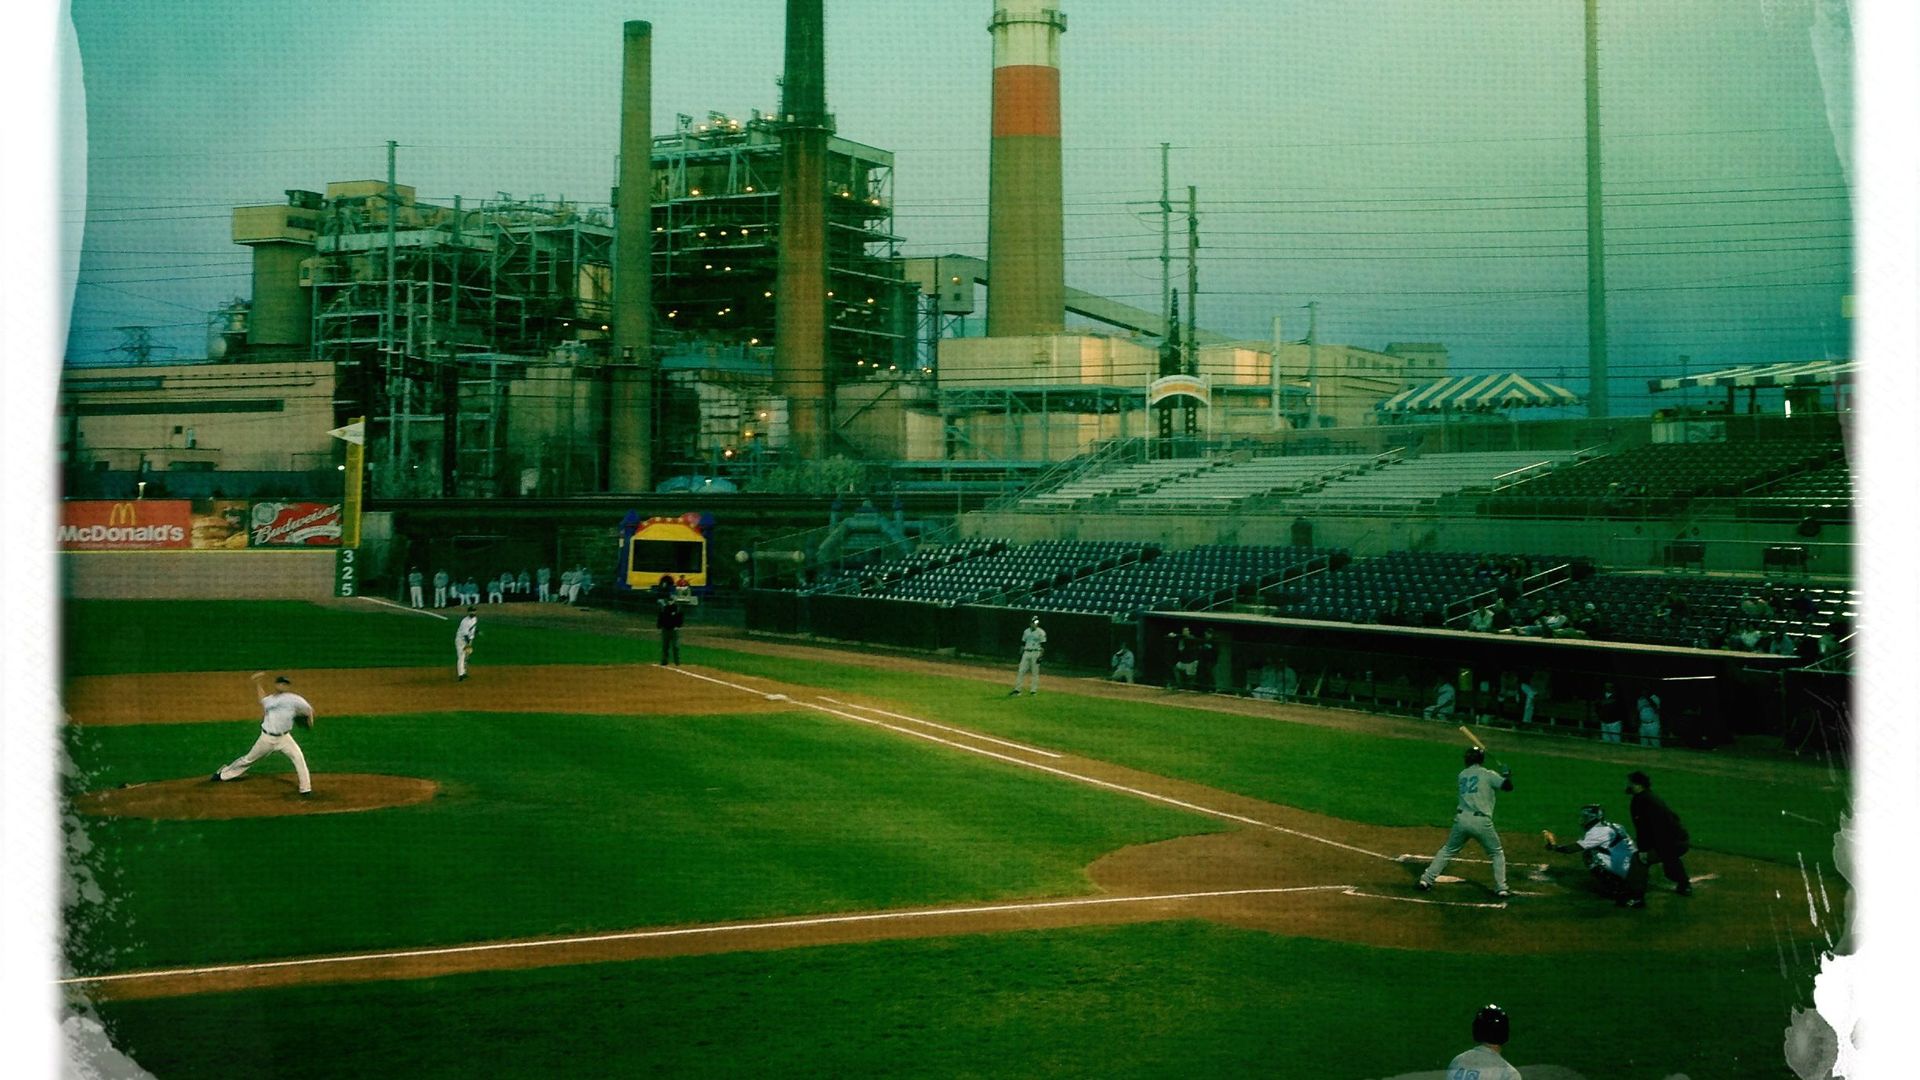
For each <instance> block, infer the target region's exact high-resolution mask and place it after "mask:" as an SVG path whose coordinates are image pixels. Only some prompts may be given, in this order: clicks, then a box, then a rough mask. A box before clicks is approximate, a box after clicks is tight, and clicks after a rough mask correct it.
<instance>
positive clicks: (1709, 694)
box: [1135, 611, 1798, 746]
mask: <svg viewBox="0 0 1920 1080" xmlns="http://www.w3.org/2000/svg"><path fill="white" fill-rule="evenodd" d="M1182 627H1190V628H1192V630H1193V632H1194V633H1195V634H1196V635H1199V634H1204V633H1205V632H1206V631H1207V630H1209V629H1210V630H1212V631H1213V633H1214V638H1215V643H1216V644H1217V645H1218V646H1219V662H1218V671H1217V673H1216V679H1217V684H1216V685H1217V686H1218V687H1219V688H1221V689H1237V688H1240V687H1243V686H1245V685H1246V683H1247V680H1248V673H1250V672H1252V671H1254V670H1256V669H1258V668H1259V666H1260V665H1261V663H1263V662H1264V661H1266V660H1268V659H1273V660H1284V661H1285V662H1287V663H1288V664H1290V665H1291V666H1292V667H1293V668H1294V670H1295V671H1296V672H1298V674H1299V677H1300V688H1301V696H1302V697H1303V698H1305V699H1310V700H1311V699H1317V700H1318V701H1320V702H1321V703H1322V704H1342V703H1346V702H1352V703H1355V704H1359V705H1362V706H1365V707H1376V708H1387V709H1393V710H1396V711H1408V712H1415V713H1417V712H1419V711H1420V709H1421V708H1423V707H1424V706H1425V705H1427V704H1429V703H1431V701H1432V700H1433V696H1434V688H1435V686H1436V684H1437V683H1438V681H1439V680H1441V679H1443V678H1444V679H1446V680H1448V681H1450V682H1453V683H1454V685H1455V687H1456V689H1457V692H1458V698H1457V705H1456V712H1455V715H1456V717H1458V718H1460V719H1461V720H1462V721H1465V720H1467V719H1468V718H1470V717H1473V716H1476V715H1485V716H1492V717H1494V718H1496V719H1497V720H1504V721H1509V722H1512V723H1515V724H1517V723H1518V722H1519V717H1520V710H1521V707H1522V703H1523V701H1524V698H1523V697H1522V695H1521V691H1520V684H1522V683H1527V684H1530V685H1532V686H1534V687H1535V689H1536V690H1537V691H1538V692H1539V693H1538V696H1537V697H1536V699H1535V707H1534V714H1533V721H1532V722H1533V724H1534V726H1536V727H1538V728H1541V729H1549V728H1554V727H1560V728H1564V729H1570V730H1587V731H1590V730H1592V729H1593V728H1594V727H1595V726H1596V724H1597V717H1595V715H1594V714H1593V711H1592V702H1594V701H1596V700H1598V698H1599V696H1600V691H1601V687H1602V684H1603V683H1605V682H1606V681H1608V680H1612V681H1613V682H1614V683H1615V685H1616V688H1617V690H1618V691H1619V693H1621V694H1622V695H1625V696H1626V697H1627V698H1628V700H1629V701H1631V700H1633V699H1634V698H1636V697H1637V696H1638V695H1640V694H1643V693H1646V692H1648V691H1649V690H1651V691H1653V692H1654V693H1657V694H1659V695H1660V698H1661V703H1662V708H1661V712H1662V726H1663V732H1664V735H1663V742H1665V744H1666V745H1670V746H1671V745H1694V746H1714V745H1719V744H1721V743H1724V742H1726V741H1727V740H1728V739H1729V738H1731V737H1732V736H1733V735H1735V734H1742V735H1745V734H1766V735H1783V734H1785V732H1786V716H1785V709H1784V708H1783V703H1782V700H1781V695H1780V686H1781V680H1780V676H1781V672H1782V671H1783V669H1785V668H1787V667H1790V666H1791V665H1793V664H1796V663H1798V661H1797V660H1795V659H1794V658H1792V657H1779V656H1772V655H1768V654H1758V653H1734V652H1727V651H1724V650H1712V649H1692V648H1679V647H1672V646H1663V645H1643V644H1636V643H1627V642H1613V641H1590V640H1580V639H1568V638H1536V637H1523V636H1519V635H1513V634H1482V633H1473V632H1470V631H1462V630H1443V629H1429V628H1421V627H1391V626H1379V625H1374V624H1347V623H1334V622H1324V621H1316V620H1310V619H1285V618H1274V617H1270V616H1260V615H1240V614H1230V613H1202V612H1176V611H1164V612H1163V611H1154V612H1147V613H1146V614H1144V615H1143V616H1142V617H1141V623H1140V647H1139V648H1137V649H1136V650H1135V652H1136V654H1137V655H1138V665H1139V671H1140V673H1141V679H1142V681H1144V682H1165V681H1168V679H1169V677H1170V675H1171V671H1172V665H1173V653H1174V642H1173V637H1172V635H1175V634H1177V633H1179V631H1180V630H1181V628H1182ZM1630 730H1631V729H1630Z"/></svg>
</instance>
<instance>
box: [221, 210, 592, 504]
mask: <svg viewBox="0 0 1920 1080" xmlns="http://www.w3.org/2000/svg"><path fill="white" fill-rule="evenodd" d="M233 240H234V242H235V243H237V244H242V245H246V246H248V247H250V248H252V250H253V258H254V293H253V298H252V303H251V306H250V309H249V310H248V311H247V313H246V319H245V326H246V332H245V335H244V339H243V340H242V339H240V338H239V335H237V334H235V335H230V339H231V343H230V344H229V345H228V346H227V347H226V348H225V349H224V350H221V351H222V352H223V357H222V358H223V359H226V360H230V361H250V360H255V359H262V358H269V357H274V356H277V355H278V354H283V353H284V352H286V351H287V350H289V349H298V350H300V351H301V352H303V353H304V354H305V355H306V356H308V357H311V358H312V359H314V360H317V361H320V362H321V363H322V364H324V365H326V366H327V367H328V368H329V369H330V370H331V371H332V373H333V374H334V376H335V378H336V379H337V387H336V393H335V395H334V400H333V402H332V404H333V411H334V417H333V419H334V420H335V421H336V422H343V421H344V420H346V419H347V418H349V417H354V416H365V417H367V419H368V438H367V447H368V457H369V461H370V467H371V469H372V476H373V482H374V484H375V486H376V489H377V490H379V491H381V492H382V493H383V494H387V495H456V494H457V495H485V494H504V493H508V492H515V491H520V490H521V489H522V488H524V487H525V486H527V480H526V477H525V476H524V475H523V470H524V469H533V470H535V471H536V472H537V473H538V474H539V475H541V476H558V477H565V478H567V482H568V485H569V489H570V490H588V491H590V490H598V489H600V488H601V486H602V485H603V484H604V473H605V466H604V461H603V460H602V459H603V457H604V451H603V450H597V449H595V447H594V445H593V443H592V442H590V441H589V440H590V439H592V438H593V437H595V436H597V435H598V433H599V425H598V424H597V423H595V422H592V420H591V418H593V417H595V416H596V415H597V414H596V412H595V410H594V409H593V408H592V407H591V406H587V407H586V408H585V409H584V410H583V409H582V408H581V402H583V401H587V400H590V399H591V397H592V389H591V387H592V386H593V384H594V383H596V381H603V378H604V373H603V372H601V371H600V370H599V368H600V364H601V362H602V361H603V360H604V357H605V354H606V346H605V343H606V341H607V339H608V337H609V335H610V331H611V325H610V323H609V320H610V318H611V297H612V259H611V247H612V240H613V228H612V225H611V223H610V222H609V221H608V220H607V217H606V214H605V212H604V211H600V210H588V209H582V208H580V207H577V206H575V205H573V204H570V203H567V202H565V201H547V200H546V199H544V198H543V197H540V196H535V197H534V198H531V199H527V200H517V199H513V198H511V197H509V196H502V197H500V198H497V199H492V200H486V201H483V202H481V203H479V204H478V205H474V206H466V205H462V204H461V202H460V201H459V200H455V204H454V205H453V206H439V205H433V204H429V203H425V202H421V201H419V200H418V199H417V198H416V197H415V192H414V190H413V188H411V187H409V186H406V185H403V184H390V183H388V182H386V181H379V180H361V181H347V182H342V183H331V184H328V185H327V187H326V190H325V192H324V193H322V192H313V191H289V192H288V193H287V201H286V203H284V204H278V205H266V206H242V207H237V208H235V210H234V212H233ZM295 254H298V255H299V257H298V258H294V257H293V256H294V255H295ZM263 350H267V351H266V352H265V353H264V354H263ZM530 372H532V373H533V374H529V373H530ZM576 383H578V384H583V385H579V386H576V385H574V384H576ZM509 401H513V403H514V405H515V411H516V413H518V414H519V415H518V416H517V417H516V423H517V425H518V426H520V427H522V428H525V429H526V431H525V432H522V434H533V433H542V439H541V441H540V443H539V445H538V446H536V447H534V448H533V449H531V450H529V451H528V452H527V454H525V455H523V456H526V457H528V458H529V461H528V463H527V464H524V465H519V466H517V467H514V468H509V467H508V465H509V462H510V461H511V460H513V458H514V455H508V454H504V453H503V452H502V447H503V446H504V445H505V444H506V443H507V442H509V441H514V440H513V439H512V437H511V436H510V431H511V429H510V427H509V425H508V423H507V419H506V410H507V403H508V402H509ZM583 411H584V412H585V413H586V414H587V417H588V418H589V420H588V421H585V422H583V421H582V419H581V417H580V415H579V414H580V413H581V412H583ZM559 417H566V418H567V422H566V423H565V424H562V422H561V421H560V420H559V419H557V418H559ZM449 431H451V432H453V438H451V439H449V438H447V435H446V433H447V432H449ZM555 440H564V441H565V442H566V443H567V445H566V446H564V447H559V446H555V445H552V444H553V443H554V441H555Z"/></svg>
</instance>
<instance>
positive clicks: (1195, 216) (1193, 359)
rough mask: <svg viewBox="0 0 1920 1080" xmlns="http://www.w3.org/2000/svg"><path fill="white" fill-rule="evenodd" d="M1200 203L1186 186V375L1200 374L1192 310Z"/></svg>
mask: <svg viewBox="0 0 1920 1080" xmlns="http://www.w3.org/2000/svg"><path fill="white" fill-rule="evenodd" d="M1199 260H1200V201H1199V196H1198V195H1197V194H1195V189H1194V187H1193V185H1191V184H1189V185H1187V374H1189V375H1198V374H1200V343H1199V342H1197V341H1195V340H1194V335H1193V328H1194V308H1195V307H1197V306H1198V302H1199V295H1200V261H1199Z"/></svg>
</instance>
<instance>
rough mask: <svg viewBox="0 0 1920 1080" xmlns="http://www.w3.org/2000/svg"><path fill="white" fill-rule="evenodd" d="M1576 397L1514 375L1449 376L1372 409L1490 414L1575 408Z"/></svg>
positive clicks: (1382, 410) (1550, 384)
mask: <svg viewBox="0 0 1920 1080" xmlns="http://www.w3.org/2000/svg"><path fill="white" fill-rule="evenodd" d="M1580 401H1581V398H1580V395H1578V394H1576V393H1574V392H1573V391H1571V390H1569V389H1567V388H1566V387H1564V386H1556V385H1554V384H1553V383H1550V382H1541V381H1540V380H1538V379H1529V378H1527V377H1526V376H1525V375H1522V374H1520V373H1518V372H1512V371H1510V372H1507V373H1506V374H1504V375H1453V376H1449V377H1447V378H1444V379H1436V380H1435V381H1433V382H1432V383H1429V384H1427V385H1426V386H1416V387H1414V388H1412V389H1410V390H1402V391H1400V392H1399V393H1397V394H1395V395H1393V396H1392V397H1390V398H1388V399H1387V400H1385V401H1383V402H1381V403H1380V404H1378V405H1376V406H1374V408H1376V409H1378V410H1380V411H1381V412H1388V413H1420V412H1440V413H1456V412H1492V411H1494V410H1496V409H1528V408H1538V407H1544V406H1551V405H1578V404H1580Z"/></svg>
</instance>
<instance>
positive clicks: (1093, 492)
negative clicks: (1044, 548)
mask: <svg viewBox="0 0 1920 1080" xmlns="http://www.w3.org/2000/svg"><path fill="white" fill-rule="evenodd" d="M1216 464H1217V462H1215V461H1213V460H1211V459H1208V458H1175V459H1169V460H1165V461H1141V462H1135V463H1133V464H1131V465H1122V466H1119V467H1118V468H1113V469H1105V470H1101V471H1100V472H1096V473H1092V474H1089V475H1086V476H1080V477H1076V478H1074V479H1072V480H1069V481H1067V482H1066V483H1064V484H1061V485H1060V486H1059V487H1057V488H1054V489H1053V490H1052V491H1047V492H1042V493H1039V494H1035V495H1028V496H1026V497H1024V498H1022V499H1021V500H1020V505H1021V506H1024V507H1028V508H1031V509H1036V510H1064V509H1067V508H1070V507H1073V506H1076V505H1078V504H1080V503H1084V502H1087V501H1088V500H1091V499H1098V498H1101V497H1104V496H1109V495H1130V494H1134V493H1136V492H1142V491H1152V490H1154V489H1155V488H1157V487H1159V486H1160V485H1162V484H1164V483H1167V482H1168V481H1170V480H1175V479H1178V478H1179V477H1183V476H1191V475H1193V474H1194V473H1198V472H1202V471H1205V470H1207V469H1211V468H1213V467H1214V466H1215V465H1216Z"/></svg>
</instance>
